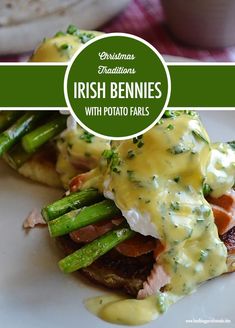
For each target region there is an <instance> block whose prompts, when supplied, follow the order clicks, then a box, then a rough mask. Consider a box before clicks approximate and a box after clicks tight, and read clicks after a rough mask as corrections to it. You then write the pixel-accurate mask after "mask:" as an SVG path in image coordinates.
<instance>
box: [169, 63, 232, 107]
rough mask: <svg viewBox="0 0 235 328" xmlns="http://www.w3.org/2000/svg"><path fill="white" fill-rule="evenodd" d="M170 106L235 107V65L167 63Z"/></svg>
mask: <svg viewBox="0 0 235 328" xmlns="http://www.w3.org/2000/svg"><path fill="white" fill-rule="evenodd" d="M168 67H169V71H170V75H171V82H172V90H171V98H170V103H169V106H170V107H202V108H203V107H235V66H223V65H220V66H209V65H208V66H204V65H202V66H183V65H180V66H170V65H169V66H168Z"/></svg>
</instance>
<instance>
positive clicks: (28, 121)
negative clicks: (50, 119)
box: [0, 111, 48, 156]
mask: <svg viewBox="0 0 235 328" xmlns="http://www.w3.org/2000/svg"><path fill="white" fill-rule="evenodd" d="M46 115H48V112H46V111H42V112H28V113H26V114H24V115H23V116H22V117H20V118H19V119H18V120H17V121H16V122H15V123H14V124H13V125H12V126H10V127H9V128H8V129H7V130H5V131H4V132H2V133H1V134H0V156H2V155H3V154H4V153H5V152H6V151H8V150H9V149H10V148H11V147H12V146H13V145H14V144H15V143H16V142H17V141H18V140H19V139H20V137H22V136H23V135H25V134H26V133H27V132H28V131H29V130H30V129H31V128H33V127H34V126H35V124H36V123H37V122H38V121H39V120H40V119H41V118H42V117H44V116H46Z"/></svg>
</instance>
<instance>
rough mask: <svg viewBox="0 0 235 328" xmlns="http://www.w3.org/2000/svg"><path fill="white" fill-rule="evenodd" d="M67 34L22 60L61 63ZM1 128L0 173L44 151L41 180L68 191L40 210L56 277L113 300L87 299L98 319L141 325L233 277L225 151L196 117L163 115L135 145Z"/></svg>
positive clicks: (55, 124) (228, 149)
mask: <svg viewBox="0 0 235 328" xmlns="http://www.w3.org/2000/svg"><path fill="white" fill-rule="evenodd" d="M69 32H70V33H67V34H64V33H62V34H58V35H57V36H55V37H54V38H52V39H50V40H49V41H45V42H44V43H43V44H42V45H41V46H40V47H39V48H38V50H37V51H36V52H35V54H34V56H33V57H32V59H35V58H39V59H40V60H42V58H43V56H45V58H47V59H48V60H49V61H50V60H52V59H53V58H55V57H54V56H57V57H58V58H57V60H59V59H61V60H66V58H67V59H69V58H71V56H72V54H73V51H74V48H75V47H77V45H79V44H80V41H79V40H81V36H79V35H80V32H79V31H77V30H76V29H74V28H72V30H70V31H69ZM85 33H86V34H87V32H85ZM86 34H85V35H86ZM71 37H72V40H73V42H74V43H72V41H71ZM69 42H70V43H69ZM62 44H64V46H63V49H61V46H62ZM65 45H66V46H65ZM70 45H71V47H70ZM64 50H65V52H64ZM70 51H72V52H70ZM45 53H46V55H45ZM47 55H48V56H49V57H47ZM37 56H39V57H37ZM40 56H42V57H40ZM52 61H53V60H52ZM45 113H46V114H45ZM1 122H5V123H3V125H2V128H1V129H2V130H3V132H2V133H1V134H0V154H1V155H3V156H4V158H5V159H6V160H7V161H8V163H10V164H11V165H12V166H13V167H15V168H17V169H18V168H21V169H22V167H24V165H29V163H30V161H32V159H33V158H35V157H36V156H40V154H42V153H43V152H44V154H47V158H48V159H49V162H50V163H54V164H53V166H51V171H49V170H47V171H46V170H45V167H46V166H44V167H43V170H44V171H43V172H44V173H45V172H47V173H48V172H49V173H48V174H49V175H50V174H51V173H52V172H53V174H55V175H56V177H57V179H58V181H59V182H58V185H61V181H62V182H63V185H64V187H65V188H66V186H69V190H68V191H67V192H66V196H65V197H63V198H62V199H60V200H58V201H56V202H54V203H52V204H49V205H46V206H45V207H44V208H43V209H42V215H43V218H44V220H45V222H46V223H47V225H48V229H49V233H50V236H51V237H52V238H54V239H55V240H56V241H57V243H58V245H59V246H60V247H61V248H62V249H63V251H64V253H65V257H64V258H62V259H61V260H60V262H59V268H60V269H61V271H63V272H65V273H71V272H75V271H80V272H82V273H83V274H84V275H85V276H86V277H88V278H89V279H90V280H92V281H95V282H98V283H99V284H102V285H105V286H106V287H108V288H109V289H114V290H121V291H123V292H124V294H122V295H121V296H120V294H118V295H116V294H114V296H111V297H110V296H109V297H98V298H95V299H91V300H88V301H87V302H86V305H87V308H88V309H89V310H90V311H91V312H93V313H95V314H96V315H97V316H98V317H100V318H102V319H104V320H106V321H108V322H112V323H118V324H130V325H140V324H144V323H147V322H149V321H151V320H153V319H155V318H157V317H158V316H159V315H160V314H162V313H164V312H166V310H167V309H168V308H169V306H170V305H172V304H173V303H175V302H176V301H177V300H179V299H180V298H182V297H184V296H186V295H188V294H191V293H192V292H194V291H195V290H196V289H197V287H199V286H200V285H201V284H202V283H204V282H206V281H208V280H210V279H212V278H215V277H218V276H221V275H222V274H224V273H227V272H232V271H234V270H235V259H234V254H235V221H234V210H235V203H234V202H235V191H234V190H233V187H234V182H235V150H234V142H233V141H230V142H227V143H212V142H211V141H210V138H209V136H208V134H207V132H206V131H205V128H204V127H203V124H202V122H201V120H200V117H199V116H198V114H197V113H196V112H194V111H170V110H167V111H166V112H165V113H164V116H163V117H162V119H161V121H160V122H159V123H158V124H157V125H156V126H155V127H154V128H152V129H151V130H150V131H148V132H147V133H145V134H144V135H142V136H138V137H136V138H133V139H129V140H125V141H120V142H117V141H115V142H111V143H110V142H109V141H108V140H107V141H105V140H101V139H99V138H96V137H95V136H93V135H91V134H89V133H87V132H86V131H84V130H82V129H81V128H80V127H78V126H73V125H72V124H67V117H66V116H63V115H61V114H59V113H49V112H42V113H41V112H33V113H31V112H26V113H20V114H19V113H18V112H17V113H15V112H8V114H6V112H1V113H0V124H1ZM70 123H71V122H70ZM47 147H51V148H50V150H49V148H47ZM53 152H54V154H55V157H54V160H53V161H51V158H52V157H53V156H52V154H53ZM36 163H37V165H41V163H42V160H41V159H37V157H36ZM34 168H35V167H34ZM30 172H31V173H32V178H35V176H38V174H35V172H34V169H32V167H31V171H30ZM36 172H38V171H36ZM21 173H22V171H21ZM44 173H43V174H42V175H44ZM77 173H79V174H77ZM39 176H40V175H39ZM50 176H51V175H50ZM38 180H40V181H42V178H41V177H40V178H38ZM45 180H47V181H48V180H49V179H48V178H47V179H45ZM78 292H79V290H78ZM128 295H129V296H128Z"/></svg>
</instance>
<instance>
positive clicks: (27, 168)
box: [18, 144, 63, 188]
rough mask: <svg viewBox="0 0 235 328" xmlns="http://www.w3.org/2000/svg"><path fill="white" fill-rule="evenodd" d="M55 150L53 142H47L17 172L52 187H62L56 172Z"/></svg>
mask: <svg viewBox="0 0 235 328" xmlns="http://www.w3.org/2000/svg"><path fill="white" fill-rule="evenodd" d="M56 160H57V152H56V147H55V145H54V144H47V145H46V146H44V147H43V148H42V149H41V150H40V151H38V152H37V153H36V154H35V155H33V156H32V157H31V159H30V160H28V161H27V162H26V163H24V164H23V165H22V166H21V167H20V168H19V169H18V172H19V173H20V174H21V175H23V176H24V177H26V178H29V179H31V180H33V181H36V182H39V183H42V184H45V185H47V186H50V187H54V188H63V186H62V183H61V181H60V177H59V174H58V173H57V172H56Z"/></svg>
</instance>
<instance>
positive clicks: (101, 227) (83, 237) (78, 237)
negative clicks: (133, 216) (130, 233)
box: [69, 218, 124, 243]
mask: <svg viewBox="0 0 235 328" xmlns="http://www.w3.org/2000/svg"><path fill="white" fill-rule="evenodd" d="M123 220H124V219H123V218H114V219H113V220H105V221H102V222H98V223H95V224H91V225H89V226H87V227H84V228H81V229H79V230H76V231H73V232H71V233H70V234H69V235H70V238H71V239H72V240H73V241H74V242H75V243H90V242H91V241H93V240H95V239H96V238H98V237H100V236H102V235H103V234H105V233H106V232H109V231H110V230H113V229H114V228H115V227H117V226H118V225H119V224H120V223H122V222H123Z"/></svg>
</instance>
